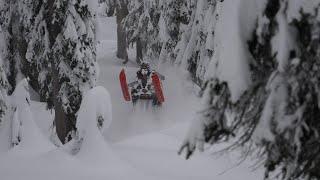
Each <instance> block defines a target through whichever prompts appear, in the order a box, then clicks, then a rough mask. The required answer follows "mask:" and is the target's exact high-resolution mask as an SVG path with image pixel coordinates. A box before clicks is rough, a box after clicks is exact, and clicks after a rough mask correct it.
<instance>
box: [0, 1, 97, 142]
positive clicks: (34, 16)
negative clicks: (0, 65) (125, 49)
mask: <svg viewBox="0 0 320 180" xmlns="http://www.w3.org/2000/svg"><path fill="white" fill-rule="evenodd" d="M17 7H18V9H19V11H17V12H16V11H14V9H15V8H17ZM1 12H2V16H1V17H2V18H3V19H2V21H1V22H3V23H2V27H4V29H5V32H6V34H5V37H6V50H5V52H6V57H5V59H8V61H9V62H23V63H21V64H22V65H19V66H16V65H13V64H12V63H11V64H10V66H9V67H10V68H12V66H14V67H15V68H16V69H18V70H19V71H21V72H22V74H24V75H25V76H27V77H30V80H31V82H34V83H33V84H32V83H31V85H33V87H34V88H35V87H36V88H35V90H36V91H38V92H39V94H40V95H41V97H42V99H43V100H45V101H46V102H48V105H49V108H51V107H54V109H55V125H56V127H57V128H56V130H57V134H58V137H59V138H60V140H61V141H62V142H63V143H64V142H65V140H66V137H67V136H68V134H69V133H70V132H71V131H72V130H74V129H75V119H76V112H77V110H78V109H79V106H80V103H81V99H82V94H83V92H85V91H86V90H88V89H89V88H91V87H93V86H94V85H95V82H96V78H97V65H96V44H95V43H96V39H95V38H96V37H95V19H96V14H95V13H96V5H95V1H90V2H89V1H86V0H75V1H68V0H50V1H35V2H34V1H30V2H29V0H25V1H19V2H16V3H14V2H11V1H5V3H4V4H2V11H1ZM8 14H9V15H11V16H6V15H8ZM12 14H14V15H16V16H17V17H18V18H16V20H15V19H13V18H14V17H15V16H13V15H12ZM8 17H11V18H8ZM14 20H15V21H14ZM16 21H17V22H16ZM13 28H15V29H18V30H19V31H13V30H12V29H13ZM12 32H15V33H16V34H12ZM12 35H14V36H12ZM17 39H18V40H20V39H21V40H20V41H18V40H17ZM21 42H22V43H21ZM21 44H22V46H21ZM16 50H18V51H19V54H18V55H19V56H18V58H19V61H16V59H14V58H12V57H16V56H13V55H14V54H17V52H16ZM10 58H11V59H13V60H11V59H10ZM21 59H22V60H23V61H22V60H21ZM9 80H10V79H9ZM12 84H14V82H13V83H12Z"/></svg>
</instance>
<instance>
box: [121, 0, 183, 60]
mask: <svg viewBox="0 0 320 180" xmlns="http://www.w3.org/2000/svg"><path fill="white" fill-rule="evenodd" d="M184 3H185V1H171V0H169V1H164V0H149V1H144V0H135V1H131V2H130V3H129V6H128V7H129V14H128V16H127V18H126V20H125V22H124V23H125V28H126V33H127V37H128V45H130V44H133V43H136V49H137V60H138V61H140V60H143V59H147V60H158V59H159V61H170V60H172V59H173V58H174V57H173V51H174V47H175V46H176V44H177V42H178V40H179V37H180V23H181V21H182V13H181V7H182V6H183V5H184ZM168 58H169V59H168Z"/></svg>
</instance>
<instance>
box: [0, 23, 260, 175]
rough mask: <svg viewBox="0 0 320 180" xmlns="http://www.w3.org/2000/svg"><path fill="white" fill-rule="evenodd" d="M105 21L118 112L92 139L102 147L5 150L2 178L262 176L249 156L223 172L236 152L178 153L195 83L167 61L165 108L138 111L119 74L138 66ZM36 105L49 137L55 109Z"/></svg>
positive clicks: (0, 159)
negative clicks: (119, 52) (121, 56)
mask: <svg viewBox="0 0 320 180" xmlns="http://www.w3.org/2000/svg"><path fill="white" fill-rule="evenodd" d="M101 23H102V24H101V25H100V27H101V29H100V32H101V33H102V34H101V37H103V39H101V42H100V44H99V48H98V55H99V66H100V80H99V82H98V83H99V84H100V85H102V86H104V87H105V88H106V89H107V90H108V91H109V93H110V96H111V102H112V116H113V120H112V122H111V124H110V127H109V128H107V129H106V131H105V133H104V134H103V135H104V137H105V138H104V139H103V138H101V137H98V136H97V139H94V140H92V141H91V143H92V142H97V143H98V144H95V145H94V146H95V147H96V148H97V149H95V151H93V150H90V149H89V150H88V151H87V152H85V156H84V155H81V154H80V155H79V154H78V155H76V156H73V155H71V154H69V153H68V151H66V149H67V146H68V145H67V146H66V147H63V148H51V150H49V151H48V150H46V151H42V152H37V154H36V155H33V156H30V154H29V153H20V154H19V155H17V154H16V153H12V152H11V153H1V154H0V178H1V180H19V179H24V180H25V179H30V180H37V179H39V180H42V179H49V180H50V179H52V180H56V179H59V180H67V179H68V180H70V179H77V180H88V179H92V180H100V179H101V180H102V179H103V180H105V179H112V180H114V179H119V180H125V179H130V180H135V179H137V180H144V179H145V180H150V179H162V180H163V179H166V180H186V179H190V180H194V179H199V180H206V179H208V180H209V179H210V180H212V179H215V180H238V179H246V180H257V179H262V177H263V175H262V171H261V170H258V171H255V172H251V169H250V165H252V163H251V162H249V161H245V162H244V163H243V164H241V165H240V166H237V167H235V168H232V169H230V170H229V171H227V172H225V173H223V172H224V171H225V170H227V169H229V168H230V167H233V166H234V165H235V164H236V163H237V161H238V160H239V159H238V158H239V153H237V152H235V153H232V154H228V155H223V156H213V155H211V154H209V153H203V154H200V153H196V154H195V155H194V156H193V157H192V158H191V159H190V160H188V161H186V160H185V159H184V158H183V157H181V156H178V155H177V150H178V149H179V146H180V145H181V143H182V141H183V138H184V136H185V133H186V130H187V129H188V126H189V122H191V120H192V119H193V117H194V116H195V113H196V112H195V109H198V108H197V107H198V106H199V99H198V98H197V97H196V95H195V94H196V90H195V89H196V88H195V87H193V85H192V84H190V83H188V81H186V79H185V77H184V76H183V75H181V74H184V73H179V72H177V70H175V69H174V68H172V67H166V65H163V66H162V67H161V68H159V69H157V70H158V71H159V72H160V73H161V74H164V75H165V76H166V80H165V81H164V82H163V83H164V94H165V97H166V102H165V104H164V106H163V108H162V109H161V110H158V111H155V112H149V111H145V110H143V109H141V108H138V109H136V111H133V107H132V105H131V104H130V103H127V102H125V101H124V100H123V99H122V95H121V90H120V85H119V80H118V74H119V72H120V70H121V69H122V68H125V69H126V72H127V76H128V79H129V81H130V80H132V79H133V78H134V74H135V72H136V70H137V66H136V65H135V63H134V62H132V61H131V62H129V63H128V64H127V65H125V66H124V65H122V62H121V61H120V60H118V59H117V58H116V57H115V51H116V40H115V38H116V34H115V33H116V26H115V19H112V18H107V19H103V20H101ZM129 54H130V57H131V58H133V57H134V53H133V52H132V51H131V52H130V53H129ZM31 107H32V110H33V113H34V117H35V120H36V124H37V125H38V126H39V127H40V129H41V132H42V133H43V134H44V135H45V136H46V137H48V139H49V136H50V133H48V132H49V129H50V125H51V120H52V119H53V114H52V113H51V112H49V111H46V110H45V106H44V105H43V104H41V103H36V102H33V103H32V106H31ZM34 128H36V127H34ZM48 141H49V140H48ZM39 146H41V144H39ZM220 148H221V147H217V149H216V150H218V149H220ZM83 157H85V158H83ZM97 160H99V161H97Z"/></svg>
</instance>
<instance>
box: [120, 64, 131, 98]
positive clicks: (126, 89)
mask: <svg viewBox="0 0 320 180" xmlns="http://www.w3.org/2000/svg"><path fill="white" fill-rule="evenodd" d="M119 79H120V84H121V89H122V94H123V97H124V100H125V101H131V98H130V93H129V87H128V84H127V78H126V73H125V71H124V69H122V70H121V72H120V75H119Z"/></svg>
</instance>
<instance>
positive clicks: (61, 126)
mask: <svg viewBox="0 0 320 180" xmlns="http://www.w3.org/2000/svg"><path fill="white" fill-rule="evenodd" d="M52 71H53V76H52V79H53V104H54V112H55V117H54V123H55V125H56V132H57V135H58V137H59V139H60V141H61V142H62V143H63V144H64V143H66V142H68V141H69V140H70V137H68V134H69V132H71V131H72V130H73V125H72V121H71V119H69V118H68V116H67V114H66V113H65V111H64V109H63V106H62V102H61V100H60V99H59V98H58V97H59V90H60V88H61V87H60V83H59V71H58V70H57V68H53V70H52Z"/></svg>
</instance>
